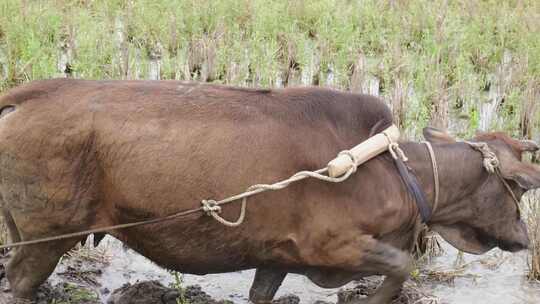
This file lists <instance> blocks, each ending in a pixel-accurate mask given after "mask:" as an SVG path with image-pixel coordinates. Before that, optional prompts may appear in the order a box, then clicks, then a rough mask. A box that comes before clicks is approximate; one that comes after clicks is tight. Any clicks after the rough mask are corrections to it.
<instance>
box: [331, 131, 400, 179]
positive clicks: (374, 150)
mask: <svg viewBox="0 0 540 304" xmlns="http://www.w3.org/2000/svg"><path fill="white" fill-rule="evenodd" d="M383 133H386V135H388V137H390V139H391V140H392V141H394V142H395V141H397V140H398V139H399V129H398V127H396V126H395V125H392V126H390V127H389V128H387V129H386V130H384V131H383V132H381V133H378V134H376V135H374V136H372V137H370V138H368V139H367V140H365V141H363V142H362V143H360V144H359V145H357V146H356V147H354V148H352V149H350V150H349V152H350V153H351V154H352V155H353V156H354V158H355V159H356V161H357V163H356V166H359V165H361V164H363V163H365V162H367V161H368V160H370V159H372V158H373V157H375V156H377V155H379V154H381V153H382V152H384V151H386V150H388V145H389V144H390V142H389V140H388V137H387V136H386V135H385V134H383ZM352 165H353V161H352V160H351V158H350V157H349V156H347V155H340V156H338V157H336V158H334V159H333V160H331V161H330V162H329V163H328V175H329V176H331V177H337V176H341V175H343V174H344V173H345V172H347V170H349V168H350V167H351V166H352Z"/></svg>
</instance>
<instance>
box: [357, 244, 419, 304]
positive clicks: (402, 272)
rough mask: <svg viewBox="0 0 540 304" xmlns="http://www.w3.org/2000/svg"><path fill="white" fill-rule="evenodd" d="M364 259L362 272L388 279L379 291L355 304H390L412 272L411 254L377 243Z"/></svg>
mask: <svg viewBox="0 0 540 304" xmlns="http://www.w3.org/2000/svg"><path fill="white" fill-rule="evenodd" d="M365 253H366V254H365V255H364V256H363V257H362V266H361V271H362V272H363V273H364V272H368V273H376V274H381V275H385V276H386V278H385V280H384V282H383V283H382V285H381V286H380V287H379V288H378V289H377V291H376V292H375V293H374V294H373V295H371V296H369V297H368V298H366V299H362V300H357V301H354V300H353V302H354V304H390V303H391V302H392V299H393V298H394V297H395V296H397V295H398V294H399V292H400V291H401V287H402V286H403V283H404V282H405V281H406V280H407V278H408V277H409V274H410V272H411V270H412V258H411V256H410V254H408V253H406V252H404V251H401V250H399V249H396V248H394V247H392V246H390V245H387V244H384V243H382V242H376V243H375V244H374V246H373V247H372V248H370V249H369V250H367V251H366V252H365Z"/></svg>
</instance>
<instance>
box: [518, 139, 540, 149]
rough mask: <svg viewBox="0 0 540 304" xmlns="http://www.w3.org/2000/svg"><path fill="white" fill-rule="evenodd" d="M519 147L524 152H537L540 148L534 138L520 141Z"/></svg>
mask: <svg viewBox="0 0 540 304" xmlns="http://www.w3.org/2000/svg"><path fill="white" fill-rule="evenodd" d="M519 148H520V149H521V151H523V152H536V151H538V150H540V147H539V146H538V144H537V143H535V142H534V141H532V140H526V139H525V140H520V141H519Z"/></svg>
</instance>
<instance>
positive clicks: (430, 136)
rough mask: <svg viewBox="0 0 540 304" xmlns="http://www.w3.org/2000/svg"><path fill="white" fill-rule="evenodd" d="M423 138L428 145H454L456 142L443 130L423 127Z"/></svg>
mask: <svg viewBox="0 0 540 304" xmlns="http://www.w3.org/2000/svg"><path fill="white" fill-rule="evenodd" d="M423 133H424V138H425V139H426V140H427V141H429V142H430V143H455V142H456V140H455V139H453V138H452V137H451V136H450V135H448V133H446V132H445V131H443V130H439V129H437V128H433V127H425V128H424V130H423Z"/></svg>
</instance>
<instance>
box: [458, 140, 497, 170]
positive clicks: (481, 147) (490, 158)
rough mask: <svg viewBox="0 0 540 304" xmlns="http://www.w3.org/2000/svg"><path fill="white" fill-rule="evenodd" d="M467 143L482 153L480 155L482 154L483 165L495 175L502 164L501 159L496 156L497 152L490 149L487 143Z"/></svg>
mask: <svg viewBox="0 0 540 304" xmlns="http://www.w3.org/2000/svg"><path fill="white" fill-rule="evenodd" d="M466 143H467V144H468V145H469V146H471V147H472V148H473V149H475V150H476V151H478V152H480V154H482V158H483V161H482V163H483V164H484V168H486V170H487V171H488V172H489V173H495V172H496V170H497V169H498V168H499V166H500V164H501V163H500V161H499V158H497V155H496V154H495V152H493V151H492V150H491V149H490V148H489V146H488V144H487V143H485V142H469V141H466Z"/></svg>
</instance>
